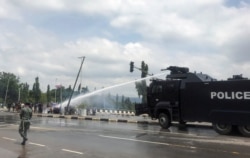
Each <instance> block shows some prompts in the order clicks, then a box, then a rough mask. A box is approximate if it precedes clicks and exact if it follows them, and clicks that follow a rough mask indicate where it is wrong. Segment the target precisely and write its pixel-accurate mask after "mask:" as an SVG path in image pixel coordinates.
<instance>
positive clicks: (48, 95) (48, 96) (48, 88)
mask: <svg viewBox="0 0 250 158" xmlns="http://www.w3.org/2000/svg"><path fill="white" fill-rule="evenodd" d="M46 96H47V103H50V102H51V93H50V85H48V86H47V94H46Z"/></svg>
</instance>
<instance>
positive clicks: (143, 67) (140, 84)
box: [135, 61, 148, 103]
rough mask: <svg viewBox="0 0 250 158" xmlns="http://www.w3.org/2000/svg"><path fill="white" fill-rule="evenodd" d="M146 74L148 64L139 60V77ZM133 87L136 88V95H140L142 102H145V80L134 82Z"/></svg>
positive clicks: (143, 76)
mask: <svg viewBox="0 0 250 158" xmlns="http://www.w3.org/2000/svg"><path fill="white" fill-rule="evenodd" d="M147 75H148V65H147V64H146V63H145V62H144V61H142V62H141V78H145V77H147ZM135 88H136V89H137V93H138V96H139V97H141V99H142V103H146V102H147V83H146V80H142V81H140V82H136V83H135Z"/></svg>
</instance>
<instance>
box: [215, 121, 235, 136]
mask: <svg viewBox="0 0 250 158" xmlns="http://www.w3.org/2000/svg"><path fill="white" fill-rule="evenodd" d="M213 128H214V130H215V131H216V132H217V133H219V134H223V135H227V134H230V133H231V132H232V129H233V128H232V125H228V124H220V123H213Z"/></svg>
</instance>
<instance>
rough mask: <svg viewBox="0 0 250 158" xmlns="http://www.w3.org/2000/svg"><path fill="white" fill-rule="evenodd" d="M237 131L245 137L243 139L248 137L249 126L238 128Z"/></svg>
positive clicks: (249, 135)
mask: <svg viewBox="0 0 250 158" xmlns="http://www.w3.org/2000/svg"><path fill="white" fill-rule="evenodd" d="M238 130H239V132H240V133H241V134H242V135H243V136H245V137H250V126H249V125H246V126H244V125H243V126H238Z"/></svg>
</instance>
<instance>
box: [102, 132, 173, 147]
mask: <svg viewBox="0 0 250 158" xmlns="http://www.w3.org/2000/svg"><path fill="white" fill-rule="evenodd" d="M99 136H100V137H105V138H112V139H120V140H129V141H134V142H142V143H150V144H159V145H166V146H169V145H170V144H168V143H161V142H152V141H146V140H137V139H129V138H122V137H112V136H105V135H99Z"/></svg>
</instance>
